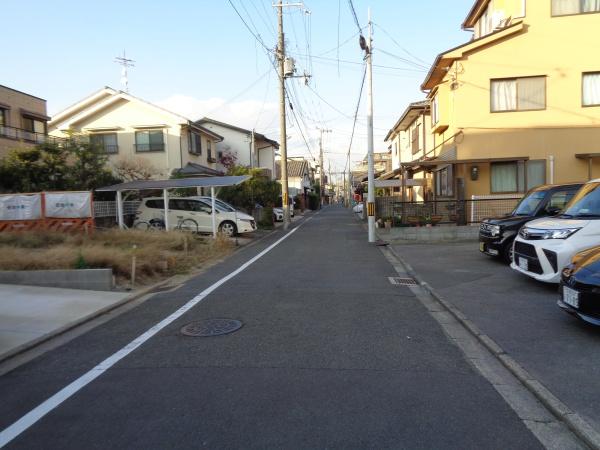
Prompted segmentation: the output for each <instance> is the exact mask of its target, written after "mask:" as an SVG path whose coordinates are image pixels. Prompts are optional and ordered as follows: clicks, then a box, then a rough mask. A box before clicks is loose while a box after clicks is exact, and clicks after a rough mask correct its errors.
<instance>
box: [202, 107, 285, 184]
mask: <svg viewBox="0 0 600 450" xmlns="http://www.w3.org/2000/svg"><path fill="white" fill-rule="evenodd" d="M195 124H196V125H198V126H201V127H203V128H206V129H209V130H211V131H213V132H214V133H218V134H219V135H220V136H223V140H222V141H221V142H219V143H217V157H219V156H220V155H222V154H223V153H225V152H230V153H232V154H233V155H235V156H236V158H237V162H236V164H238V165H242V166H247V167H253V168H260V169H267V171H268V173H269V175H270V178H271V179H272V180H274V179H275V153H276V151H277V150H278V149H279V143H278V142H277V141H274V140H272V139H269V138H267V137H266V136H265V135H264V134H261V133H257V132H256V131H254V130H246V129H244V128H240V127H237V126H234V125H230V124H228V123H224V122H219V121H217V120H213V119H209V118H208V117H204V118H202V119H200V120H197V121H196V122H195ZM218 168H219V169H220V170H223V167H222V166H218Z"/></svg>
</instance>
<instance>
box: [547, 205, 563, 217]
mask: <svg viewBox="0 0 600 450" xmlns="http://www.w3.org/2000/svg"><path fill="white" fill-rule="evenodd" d="M560 211H561V209H560V208H558V207H556V206H549V207H547V208H546V212H547V213H548V215H549V216H556V215H557V214H558V213H559V212H560Z"/></svg>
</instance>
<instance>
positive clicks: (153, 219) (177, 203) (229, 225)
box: [133, 197, 256, 236]
mask: <svg viewBox="0 0 600 450" xmlns="http://www.w3.org/2000/svg"><path fill="white" fill-rule="evenodd" d="M164 205H165V202H164V199H163V198H162V197H148V198H145V199H143V200H142V203H141V205H140V206H139V207H138V210H137V211H136V216H135V221H134V222H133V226H134V227H135V228H139V229H147V228H150V227H157V228H161V224H162V228H164V219H165V210H164ZM215 209H216V223H217V229H218V230H219V231H220V232H222V233H223V234H225V235H227V236H234V235H236V234H238V233H249V232H252V231H255V230H256V222H255V221H254V217H252V216H249V215H248V214H244V213H242V212H238V211H234V212H230V211H225V210H222V209H219V207H218V206H217V207H216V208H215ZM169 229H182V230H185V231H193V232H200V233H212V209H211V207H210V205H209V204H208V203H206V202H205V201H203V200H200V199H199V198H197V197H172V198H170V199H169Z"/></svg>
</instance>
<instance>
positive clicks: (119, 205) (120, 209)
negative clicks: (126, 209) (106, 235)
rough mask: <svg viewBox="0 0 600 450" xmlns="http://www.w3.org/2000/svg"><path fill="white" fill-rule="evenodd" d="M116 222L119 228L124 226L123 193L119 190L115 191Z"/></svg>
mask: <svg viewBox="0 0 600 450" xmlns="http://www.w3.org/2000/svg"><path fill="white" fill-rule="evenodd" d="M117 223H118V224H119V228H120V229H121V230H122V229H124V228H125V223H124V222H123V195H122V194H121V191H117Z"/></svg>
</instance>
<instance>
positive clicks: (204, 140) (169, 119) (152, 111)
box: [48, 87, 223, 178]
mask: <svg viewBox="0 0 600 450" xmlns="http://www.w3.org/2000/svg"><path fill="white" fill-rule="evenodd" d="M48 129H49V134H50V135H52V136H56V137H67V136H68V135H69V134H70V133H79V134H84V135H88V136H89V138H90V141H91V142H95V143H97V144H98V145H100V146H102V147H103V148H104V150H105V151H106V153H107V154H108V155H109V160H108V164H109V165H110V166H111V168H112V169H113V170H115V171H117V172H118V173H119V174H125V178H140V177H141V178H148V177H151V178H169V177H170V176H171V175H172V174H173V173H181V174H182V175H184V176H214V175H220V174H221V172H219V171H218V170H216V163H217V159H216V143H217V142H220V141H222V140H223V138H222V137H221V136H220V135H219V134H217V133H215V132H213V131H211V130H208V129H207V128H204V127H202V126H200V125H198V124H194V123H193V122H192V121H191V120H189V119H187V118H185V117H182V116H180V115H178V114H175V113H172V112H170V111H167V110H165V109H163V108H160V107H158V106H156V105H153V104H151V103H148V102H146V101H144V100H141V99H139V98H137V97H134V96H132V95H130V94H128V93H126V92H122V91H117V90H115V89H112V88H110V87H105V88H103V89H101V90H100V91H98V92H95V93H94V94H92V95H90V96H89V97H87V98H85V99H83V100H81V101H79V102H78V103H76V104H74V105H72V106H70V107H68V108H67V109H65V110H64V111H61V112H59V113H58V114H56V115H54V116H53V117H52V120H51V121H50V122H49V123H48Z"/></svg>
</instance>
